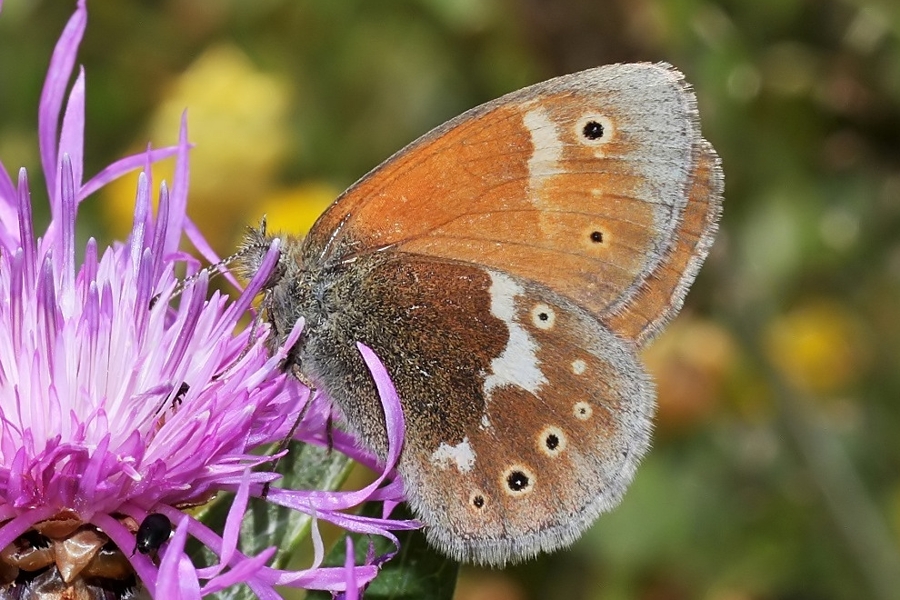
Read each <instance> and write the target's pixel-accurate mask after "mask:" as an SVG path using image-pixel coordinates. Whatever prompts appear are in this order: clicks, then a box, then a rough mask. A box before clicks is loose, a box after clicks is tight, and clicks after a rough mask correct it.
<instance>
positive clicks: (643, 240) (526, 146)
mask: <svg viewBox="0 0 900 600" xmlns="http://www.w3.org/2000/svg"><path fill="white" fill-rule="evenodd" d="M647 98H652V100H653V101H652V102H648V101H647ZM598 133H599V135H597V134H598ZM720 203H721V171H720V167H719V165H718V159H717V157H716V156H715V153H714V151H713V150H712V148H711V146H710V145H709V144H707V143H706V142H705V141H704V140H703V139H702V138H701V137H700V133H699V130H698V124H697V115H696V106H695V101H694V96H693V94H692V93H690V91H689V90H688V87H687V84H686V83H685V82H684V81H683V80H682V77H681V74H680V73H678V72H677V71H675V70H674V69H672V68H671V67H668V66H667V65H653V64H636V65H615V66H614V68H611V67H599V68H597V69H592V70H590V71H585V72H582V73H577V74H574V75H568V76H563V77H559V78H557V79H553V80H550V81H547V82H545V83H543V84H539V85H537V86H532V87H530V88H527V89H525V90H521V91H519V92H515V93H512V94H509V95H507V96H504V97H502V98H500V99H498V100H495V101H493V102H490V103H488V104H485V105H483V106H481V107H478V108H475V109H473V110H471V111H469V112H467V113H464V114H463V115H460V116H459V117H457V118H456V119H453V120H451V121H449V122H448V123H446V124H445V125H443V126H441V127H439V128H437V129H435V130H434V131H432V132H431V133H429V134H427V135H425V136H423V137H422V138H420V139H419V140H417V141H416V142H414V143H412V144H410V145H409V146H407V147H406V148H405V149H403V150H401V151H400V152H399V153H397V154H396V155H394V156H393V157H391V158H390V159H389V160H387V161H386V162H385V163H383V164H382V165H381V166H379V167H377V168H376V169H375V170H373V171H372V172H371V173H369V174H368V175H367V176H365V177H363V178H362V179H361V180H360V181H359V182H357V183H356V184H355V185H354V186H352V187H351V188H350V189H348V190H347V191H346V192H345V193H344V194H343V195H342V196H341V197H340V198H339V199H338V200H337V201H336V202H335V203H334V204H333V205H332V206H331V207H330V208H329V209H328V211H326V213H325V214H324V215H322V217H321V218H320V219H319V221H317V223H316V225H315V226H314V227H313V230H312V232H311V233H310V239H308V240H307V243H310V244H313V245H314V246H317V247H318V248H320V251H321V261H322V262H323V263H331V262H340V261H345V260H353V257H354V256H355V255H358V254H366V253H371V252H378V251H380V250H385V249H390V250H391V251H398V252H408V253H412V254H418V255H424V256H432V257H436V258H440V259H445V260H453V261H461V262H466V263H472V264H478V265H483V266H487V267H490V268H493V269H497V270H500V271H503V272H507V273H510V274H512V275H515V276H518V277H522V278H524V279H527V280H531V281H534V282H537V283H540V284H543V285H545V286H546V287H548V288H550V289H553V290H555V291H557V292H558V293H561V294H563V295H564V296H567V297H569V298H571V299H572V300H574V301H575V302H576V303H577V304H579V305H581V306H582V307H584V308H586V309H587V310H589V311H590V312H592V313H594V314H595V315H597V316H598V317H599V318H600V319H601V320H602V321H603V322H605V323H607V325H608V326H610V327H611V328H612V329H613V330H614V331H617V332H618V333H620V334H621V335H624V336H626V337H630V338H632V339H634V340H636V341H638V342H639V343H640V342H643V340H644V339H645V338H648V337H650V335H652V333H654V332H655V331H657V330H658V329H659V328H660V327H661V326H662V324H664V322H665V321H666V320H667V319H668V318H669V317H671V316H672V315H674V313H675V312H677V310H678V308H680V304H681V300H682V298H683V296H684V294H685V292H686V290H687V286H688V285H689V284H690V282H691V281H692V280H693V277H694V275H695V273H696V270H697V268H699V265H700V263H701V262H702V259H703V258H705V256H706V252H707V251H708V247H709V245H710V244H711V241H712V236H713V234H714V232H715V222H716V218H717V217H718V214H719V210H720V208H719V207H720V205H721V204H720Z"/></svg>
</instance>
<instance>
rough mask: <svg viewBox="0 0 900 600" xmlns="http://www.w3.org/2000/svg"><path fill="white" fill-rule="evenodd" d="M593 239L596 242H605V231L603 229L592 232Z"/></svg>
mask: <svg viewBox="0 0 900 600" xmlns="http://www.w3.org/2000/svg"><path fill="white" fill-rule="evenodd" d="M591 241H592V242H594V243H595V244H602V243H603V232H602V231H592V232H591Z"/></svg>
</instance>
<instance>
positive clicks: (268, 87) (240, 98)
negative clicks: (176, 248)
mask: <svg viewBox="0 0 900 600" xmlns="http://www.w3.org/2000/svg"><path fill="white" fill-rule="evenodd" d="M288 102H289V95H288V86H287V84H286V83H285V82H284V81H282V80H281V79H280V78H279V77H277V76H275V75H270V74H267V73H262V72H260V71H258V70H257V69H256V68H255V67H254V65H253V64H252V63H251V62H250V60H249V59H248V58H247V57H246V56H245V55H244V54H243V53H242V52H241V51H240V50H239V49H238V48H236V47H234V46H230V45H219V46H215V47H212V48H210V49H209V50H207V51H206V52H204V53H203V54H202V55H201V56H200V57H199V58H198V59H197V60H196V61H194V63H193V64H192V65H191V66H190V67H188V69H187V70H186V71H184V73H182V74H181V75H180V76H179V77H178V78H177V79H176V80H175V81H174V82H173V83H172V86H171V88H170V90H169V92H168V93H167V94H166V97H165V99H164V100H163V101H162V103H161V104H160V105H159V106H158V107H157V109H156V111H155V112H154V114H153V116H152V117H151V121H150V125H149V128H150V138H151V139H153V140H154V144H155V145H156V146H157V147H158V146H164V145H168V144H173V143H175V141H176V139H174V138H173V137H172V132H173V131H175V132H176V133H177V129H178V127H177V126H178V123H179V121H180V119H181V114H182V112H183V111H184V110H185V108H187V107H190V112H189V114H188V131H189V137H190V140H191V142H192V143H193V144H194V149H193V151H192V152H191V202H190V205H191V207H192V210H191V217H192V218H193V219H194V220H195V221H197V222H198V224H199V226H200V228H201V229H202V230H203V231H204V233H205V234H206V235H207V238H208V239H209V240H210V242H211V243H212V244H213V245H214V246H219V245H220V244H223V243H227V242H230V241H231V239H232V238H233V234H234V231H235V230H236V229H237V228H238V227H239V225H240V224H242V223H244V222H245V221H246V219H247V215H248V213H249V212H250V208H251V207H253V206H254V203H255V201H256V200H258V199H259V198H260V197H261V196H262V195H264V194H266V192H267V190H268V189H269V188H270V187H271V185H272V180H273V176H274V175H275V174H276V172H277V169H278V168H279V167H280V164H281V161H282V159H283V158H284V156H285V152H286V150H287V147H288V137H287V133H286V132H287V130H288V127H287V109H288ZM139 137H140V138H141V139H146V135H145V134H141V135H140V136H139ZM172 168H173V166H172V163H166V164H164V165H160V166H159V167H158V168H156V169H155V170H154V179H155V181H157V182H159V181H161V180H162V179H166V180H167V181H171V180H172ZM135 182H136V177H135V179H129V178H126V179H124V180H121V181H120V182H118V185H115V186H111V187H110V191H109V194H110V195H111V196H113V198H112V200H111V201H110V202H106V203H104V206H110V207H112V208H111V209H110V210H111V213H110V214H109V215H108V216H109V219H110V221H111V225H112V227H113V230H114V232H122V231H124V230H126V229H127V226H128V225H129V224H130V219H131V210H132V209H131V208H130V207H132V206H133V204H134V190H135ZM126 211H127V212H126ZM204 223H207V224H206V225H204ZM213 225H214V226H213Z"/></svg>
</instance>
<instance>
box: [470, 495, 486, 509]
mask: <svg viewBox="0 0 900 600" xmlns="http://www.w3.org/2000/svg"><path fill="white" fill-rule="evenodd" d="M472 506H474V507H475V508H481V507H483V506H484V496H482V495H480V494H479V495H477V496H475V497H474V498H472Z"/></svg>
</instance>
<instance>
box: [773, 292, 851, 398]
mask: <svg viewBox="0 0 900 600" xmlns="http://www.w3.org/2000/svg"><path fill="white" fill-rule="evenodd" d="M765 344H766V351H767V354H768V358H769V360H770V361H771V362H772V364H773V365H775V367H776V368H777V369H778V370H779V371H781V373H782V374H783V375H784V376H785V377H786V378H787V379H788V381H789V382H791V383H792V384H793V385H795V386H797V388H799V389H801V390H803V391H806V392H810V393H815V394H830V393H835V392H840V391H841V390H843V389H845V388H846V387H847V386H848V385H850V384H852V383H853V382H854V381H856V380H857V379H858V377H859V375H860V374H861V372H862V371H863V368H864V366H865V365H866V363H867V362H868V361H867V357H866V354H867V352H866V350H865V347H866V346H865V340H864V334H863V330H862V326H861V324H860V322H859V320H858V319H857V317H856V315H854V314H853V313H852V312H851V311H850V310H848V309H847V308H846V307H844V306H842V305H841V304H839V303H837V302H835V301H833V300H828V299H816V300H812V301H808V302H806V303H804V304H803V305H801V306H799V307H797V308H795V309H794V310H791V311H790V312H788V313H787V314H785V315H783V316H780V317H778V318H776V319H774V320H773V321H772V322H771V323H770V324H769V326H768V327H767V329H766V332H765Z"/></svg>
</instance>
